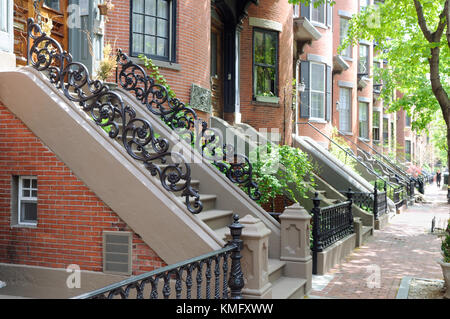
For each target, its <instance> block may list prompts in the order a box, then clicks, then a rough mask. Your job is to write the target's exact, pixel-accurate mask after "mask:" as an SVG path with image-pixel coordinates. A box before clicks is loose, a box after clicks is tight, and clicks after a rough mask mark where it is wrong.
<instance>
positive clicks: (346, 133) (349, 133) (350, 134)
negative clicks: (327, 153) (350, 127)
mask: <svg viewBox="0 0 450 319" xmlns="http://www.w3.org/2000/svg"><path fill="white" fill-rule="evenodd" d="M341 134H342V135H345V136H353V132H341Z"/></svg>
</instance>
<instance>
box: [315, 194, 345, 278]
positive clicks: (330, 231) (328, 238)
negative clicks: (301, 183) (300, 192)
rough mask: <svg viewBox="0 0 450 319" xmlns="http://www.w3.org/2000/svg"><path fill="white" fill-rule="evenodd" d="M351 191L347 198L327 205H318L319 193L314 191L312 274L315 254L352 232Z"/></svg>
mask: <svg viewBox="0 0 450 319" xmlns="http://www.w3.org/2000/svg"><path fill="white" fill-rule="evenodd" d="M352 197H353V192H352V190H351V189H349V191H348V200H347V201H345V202H342V203H339V204H335V205H331V206H328V207H320V199H319V194H318V193H315V196H314V199H313V204H314V207H313V209H312V211H311V212H312V215H313V219H312V223H313V225H312V226H313V227H312V242H313V243H312V249H311V250H312V252H313V274H315V275H316V274H317V254H318V253H319V252H321V251H323V250H324V249H325V248H327V247H329V246H331V245H332V244H334V243H335V242H337V241H339V240H341V239H343V238H345V237H347V236H349V235H351V234H353V233H354V227H353V213H352V204H353V199H352Z"/></svg>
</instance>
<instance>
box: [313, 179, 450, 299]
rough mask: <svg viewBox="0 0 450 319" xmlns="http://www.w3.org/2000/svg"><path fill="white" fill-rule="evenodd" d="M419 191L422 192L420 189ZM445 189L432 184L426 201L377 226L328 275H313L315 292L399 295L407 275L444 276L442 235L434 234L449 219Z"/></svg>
mask: <svg viewBox="0 0 450 319" xmlns="http://www.w3.org/2000/svg"><path fill="white" fill-rule="evenodd" d="M416 193H417V190H416ZM446 195H447V193H446V190H445V191H443V190H439V189H438V188H437V186H436V184H432V185H427V186H426V188H425V199H426V200H427V201H428V202H429V203H415V204H414V205H412V206H409V207H408V208H407V209H406V210H403V211H402V212H401V213H400V214H396V215H394V216H393V218H392V219H391V220H390V222H389V224H388V225H386V226H385V227H384V228H383V229H381V230H375V231H374V236H371V237H370V238H369V239H368V240H367V241H366V242H365V243H364V244H363V245H362V246H361V247H359V248H356V249H355V250H354V251H353V252H352V253H351V254H350V255H349V256H348V257H347V258H346V259H345V260H344V261H343V262H342V263H341V264H340V265H337V266H335V267H334V268H333V269H331V270H330V271H329V272H328V273H327V274H326V275H325V276H314V278H313V290H312V291H311V293H310V295H311V296H312V297H313V296H316V297H322V298H323V297H325V298H339V299H374V298H375V299H395V298H396V296H397V291H398V288H399V286H400V282H401V280H402V278H403V277H404V276H411V277H415V278H427V279H440V280H443V276H442V270H441V267H440V266H439V264H438V263H437V262H436V261H437V259H439V258H440V247H441V239H440V238H439V237H438V236H437V235H436V233H431V223H432V219H433V217H436V227H444V225H445V223H446V221H447V220H448V219H449V217H450V205H449V204H447V201H446Z"/></svg>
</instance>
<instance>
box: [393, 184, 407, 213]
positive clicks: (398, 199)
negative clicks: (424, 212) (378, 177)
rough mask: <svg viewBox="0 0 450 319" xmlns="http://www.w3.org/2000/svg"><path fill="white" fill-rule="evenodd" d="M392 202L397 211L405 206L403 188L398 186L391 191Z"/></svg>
mask: <svg viewBox="0 0 450 319" xmlns="http://www.w3.org/2000/svg"><path fill="white" fill-rule="evenodd" d="M393 201H394V204H395V208H397V209H399V208H400V207H402V206H403V205H404V204H405V201H406V192H405V189H404V188H403V187H401V186H399V187H397V188H395V189H394V190H393Z"/></svg>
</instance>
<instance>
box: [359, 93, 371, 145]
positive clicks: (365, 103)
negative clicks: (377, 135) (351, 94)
mask: <svg viewBox="0 0 450 319" xmlns="http://www.w3.org/2000/svg"><path fill="white" fill-rule="evenodd" d="M361 104H364V105H365V107H366V118H365V120H361ZM361 121H363V122H364V123H366V128H367V132H366V133H367V135H366V136H361ZM358 126H359V130H358V137H359V138H360V139H363V140H369V136H370V135H369V103H367V102H359V103H358Z"/></svg>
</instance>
